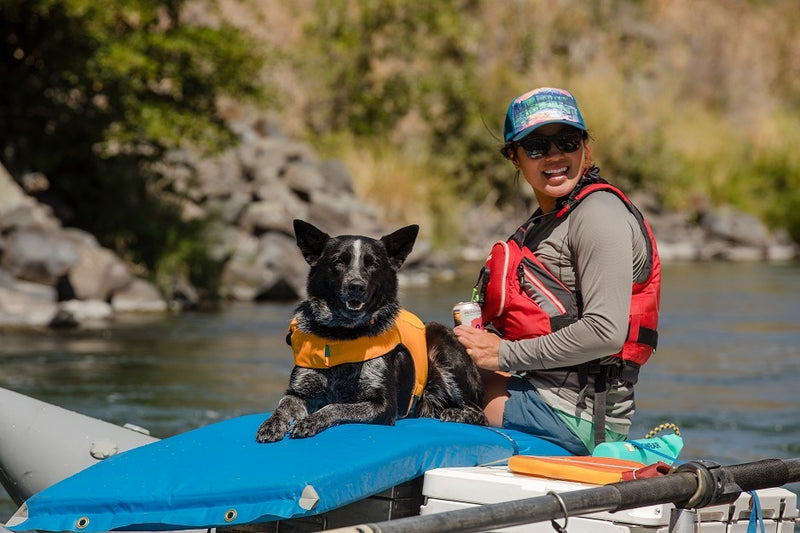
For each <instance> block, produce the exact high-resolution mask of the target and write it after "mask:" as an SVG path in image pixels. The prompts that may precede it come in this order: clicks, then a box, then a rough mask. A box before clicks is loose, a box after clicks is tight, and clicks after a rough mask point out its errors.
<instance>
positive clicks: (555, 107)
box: [503, 87, 586, 142]
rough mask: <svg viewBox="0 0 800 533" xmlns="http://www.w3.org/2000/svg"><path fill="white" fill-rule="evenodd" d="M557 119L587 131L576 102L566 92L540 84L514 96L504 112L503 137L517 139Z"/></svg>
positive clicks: (508, 140)
mask: <svg viewBox="0 0 800 533" xmlns="http://www.w3.org/2000/svg"><path fill="white" fill-rule="evenodd" d="M554 122H560V123H562V124H569V125H570V126H574V127H576V128H578V129H581V130H584V131H586V124H584V123H583V117H582V116H581V112H580V110H579V109H578V102H576V101H575V97H574V96H572V95H571V94H570V93H569V91H565V90H564V89H555V88H553V87H540V88H538V89H534V90H532V91H530V92H527V93H525V94H523V95H521V96H518V97H516V98H514V99H513V100H512V101H511V104H510V105H509V106H508V111H507V112H506V122H505V124H504V126H503V137H505V140H506V142H510V141H518V140H520V139H522V138H523V137H525V136H527V135H528V134H529V133H531V132H532V131H533V130H535V129H536V128H538V127H539V126H544V125H545V124H552V123H554Z"/></svg>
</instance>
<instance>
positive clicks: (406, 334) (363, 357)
mask: <svg viewBox="0 0 800 533" xmlns="http://www.w3.org/2000/svg"><path fill="white" fill-rule="evenodd" d="M286 341H287V342H288V343H289V345H290V346H291V347H292V351H293V352H294V364H295V365H296V366H299V367H303V368H317V369H323V368H331V367H334V366H338V365H341V364H344V363H363V362H364V361H369V360H370V359H375V358H376V357H380V356H382V355H386V354H387V353H389V352H390V351H392V350H394V349H395V348H396V347H397V345H398V344H402V345H403V346H405V347H406V348H407V349H408V351H409V352H410V353H411V357H412V359H413V360H414V371H415V382H414V392H413V394H412V396H411V401H410V402H409V405H408V409H407V410H406V414H405V416H409V415H410V414H411V413H412V412H413V409H414V406H415V405H416V403H417V401H418V400H419V398H420V396H421V395H422V390H423V389H424V388H425V384H426V382H427V380H428V346H427V341H426V340H425V324H423V323H422V321H421V320H420V319H419V318H418V317H417V316H416V315H414V314H413V313H410V312H409V311H406V310H405V309H401V310H400V312H399V313H398V314H397V318H396V319H395V322H394V324H393V325H392V327H391V328H389V330H388V331H386V332H385V333H382V334H380V335H377V336H375V337H360V338H358V339H353V340H337V339H326V338H324V337H320V336H319V335H315V334H314V333H307V332H305V331H300V329H298V326H297V319H293V320H292V322H291V324H290V325H289V332H288V335H287V337H286Z"/></svg>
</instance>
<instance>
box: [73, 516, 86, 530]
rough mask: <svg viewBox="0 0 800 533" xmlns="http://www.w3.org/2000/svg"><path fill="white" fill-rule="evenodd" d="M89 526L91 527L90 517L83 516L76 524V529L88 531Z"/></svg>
mask: <svg viewBox="0 0 800 533" xmlns="http://www.w3.org/2000/svg"><path fill="white" fill-rule="evenodd" d="M88 525H89V517H88V516H82V517H80V518H78V520H77V521H76V522H75V527H76V528H77V529H86V527H87V526H88Z"/></svg>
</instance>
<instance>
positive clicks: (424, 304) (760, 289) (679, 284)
mask: <svg viewBox="0 0 800 533" xmlns="http://www.w3.org/2000/svg"><path fill="white" fill-rule="evenodd" d="M473 278H474V276H473V275H472V273H470V275H468V276H464V277H463V279H459V280H456V281H453V282H452V283H436V284H434V285H432V286H428V287H424V288H423V287H404V288H403V289H402V291H401V301H402V303H403V304H404V306H406V307H407V308H409V309H411V310H413V311H414V312H416V313H417V314H418V315H420V316H421V317H422V318H423V319H424V320H438V321H442V322H445V323H449V322H450V321H451V315H450V309H451V306H452V304H453V303H455V302H457V301H460V300H464V299H466V298H467V297H468V294H469V292H470V288H471V285H472V282H473V281H474V279H473ZM799 295H800V265H797V264H786V265H767V264H729V263H707V264H704V263H703V264H687V265H667V266H666V267H665V269H664V281H663V289H662V317H661V324H660V342H659V349H658V351H657V353H656V354H655V355H654V356H653V357H652V358H651V360H650V362H649V363H648V364H647V366H646V367H645V368H644V369H643V371H642V373H641V376H640V382H639V384H638V385H637V390H636V394H637V414H636V417H635V419H634V425H633V429H632V431H631V437H632V438H640V437H642V436H643V435H644V434H645V433H647V432H648V431H650V430H651V429H652V428H654V427H655V426H657V425H659V424H661V423H663V422H671V423H674V424H676V425H677V426H678V427H679V428H680V431H681V433H682V435H683V437H684V442H685V447H684V451H683V452H682V454H681V459H683V460H691V459H708V460H713V461H717V462H719V463H721V464H737V463H742V462H749V461H753V460H757V459H763V458H773V457H775V458H782V459H787V458H796V457H800V410H798V408H797V407H798V399H797V391H798V389H800V387H799V386H798V381H799V379H798V377H799V376H800V319H798V317H800V298H798V296H799ZM293 307H294V304H242V303H238V304H232V305H230V306H228V307H226V308H225V309H224V310H223V311H221V312H219V313H214V314H199V313H190V314H186V315H183V316H180V317H173V318H168V319H159V320H153V319H145V318H141V319H139V320H138V321H135V322H130V321H129V322H126V323H124V324H118V325H116V326H115V327H113V328H109V329H103V330H100V331H92V332H87V331H83V332H63V333H54V332H52V333H48V334H43V335H35V336H31V335H21V334H3V335H2V337H0V339H2V341H1V342H0V387H4V388H8V389H11V390H13V391H16V392H19V393H22V394H26V395H29V396H33V397H35V398H38V399H40V400H44V401H46V402H50V403H53V404H56V405H59V406H62V407H65V408H68V409H72V410H74V411H78V412H80V413H84V414H87V415H90V416H95V417H99V418H102V419H104V420H108V421H110V422H114V423H117V424H124V423H126V422H130V423H133V424H136V425H138V426H141V427H144V428H147V429H149V430H150V432H151V434H152V435H154V436H156V437H162V438H163V437H168V436H171V435H174V434H177V433H180V432H184V431H188V430H190V429H194V428H197V427H200V426H203V425H206V424H209V423H212V422H216V421H219V420H224V419H227V418H231V417H234V416H238V415H243V414H249V413H254V412H265V411H268V410H271V409H272V408H273V407H274V406H275V404H276V403H277V401H278V399H279V397H280V395H281V393H282V391H283V389H284V387H285V384H286V381H287V379H288V375H289V371H290V369H291V362H290V355H289V352H288V349H287V347H286V345H285V341H284V334H285V330H286V325H287V318H288V317H289V316H290V315H291V311H292V308H293ZM4 408H7V407H6V406H0V409H4ZM789 488H791V489H792V490H794V491H795V492H798V490H797V489H798V486H797V484H793V485H791V486H790V487H789ZM15 507H16V506H15V505H14V504H13V502H11V500H10V499H9V498H8V497H7V496H6V495H5V494H4V493H3V492H2V490H0V522H4V521H5V520H6V519H7V518H8V517H9V516H10V515H11V514H12V513H13V512H14V510H15Z"/></svg>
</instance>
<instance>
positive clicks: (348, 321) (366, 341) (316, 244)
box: [256, 220, 487, 442]
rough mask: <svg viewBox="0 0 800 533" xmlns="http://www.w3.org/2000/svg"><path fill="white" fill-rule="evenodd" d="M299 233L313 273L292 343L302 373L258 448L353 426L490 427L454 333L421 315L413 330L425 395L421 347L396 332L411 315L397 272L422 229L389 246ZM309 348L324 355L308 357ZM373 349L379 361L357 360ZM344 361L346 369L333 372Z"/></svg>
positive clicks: (304, 226)
mask: <svg viewBox="0 0 800 533" xmlns="http://www.w3.org/2000/svg"><path fill="white" fill-rule="evenodd" d="M294 231H295V239H296V241H297V245H298V247H299V248H300V251H301V252H302V254H303V257H304V258H305V260H306V261H307V262H308V264H309V265H310V266H311V269H310V271H309V274H308V284H307V299H306V300H304V301H303V302H301V303H300V305H299V306H298V307H297V309H296V310H295V315H294V320H293V322H292V324H293V325H292V327H291V328H290V337H287V341H290V344H292V346H293V349H294V353H295V367H294V369H293V370H292V374H291V377H290V379H289V387H288V389H287V390H286V393H285V394H284V396H283V398H282V399H281V400H280V402H279V404H278V407H277V408H276V409H275V411H274V412H273V413H272V416H271V417H270V418H268V419H267V420H265V421H264V422H263V423H262V424H261V427H259V429H258V433H257V435H256V440H258V442H275V441H278V440H281V439H282V438H283V437H284V435H285V434H286V433H287V432H288V433H289V435H290V436H291V437H311V436H313V435H316V434H317V433H319V432H320V431H323V430H325V429H327V428H329V427H332V426H334V425H337V424H343V423H353V422H357V423H372V424H388V425H392V424H394V422H395V420H397V419H398V418H402V417H404V416H413V417H432V418H438V419H441V420H444V421H455V422H464V423H470V424H478V425H487V420H486V417H485V415H484V413H483V410H482V406H483V387H482V385H481V379H480V375H479V374H478V370H477V368H476V367H475V365H474V364H473V362H472V360H471V359H470V358H469V356H468V355H467V353H466V351H465V350H464V348H463V346H461V344H459V342H458V341H457V340H456V338H455V336H454V335H453V332H452V330H451V329H450V328H448V327H446V326H444V325H442V324H439V323H435V322H430V323H427V324H425V325H424V326H423V325H422V323H421V322H419V320H418V319H416V317H413V315H411V317H412V320H411V322H413V321H414V320H416V323H415V326H412V327H411V328H410V329H412V330H413V329H414V327H418V329H419V330H420V331H421V336H422V339H423V342H422V347H423V349H422V351H423V354H422V358H423V359H424V360H423V362H422V366H423V371H422V372H423V373H424V375H423V376H422V378H423V380H424V381H425V385H424V389H422V392H421V394H417V395H416V397H415V392H417V393H418V392H419V387H418V385H417V382H418V380H417V379H416V377H417V376H418V375H419V374H420V370H419V366H415V361H414V356H413V355H412V351H415V350H413V349H412V348H410V347H409V346H411V345H414V344H415V343H416V344H417V345H419V343H418V342H416V341H415V340H413V339H411V340H408V341H407V340H406V338H407V337H403V338H402V340H401V342H399V343H397V340H398V337H397V336H395V335H396V331H395V330H397V328H398V326H397V324H398V323H400V322H401V321H402V320H401V319H402V317H407V315H408V314H407V313H406V312H405V311H403V310H401V308H400V305H399V303H398V299H397V284H398V282H397V271H398V269H399V268H400V266H401V265H402V264H403V262H404V261H405V260H406V257H408V254H409V253H410V252H411V249H412V247H413V246H414V241H415V240H416V238H417V233H418V231H419V226H416V225H412V226H407V227H404V228H401V229H399V230H397V231H395V232H393V233H391V234H390V235H385V236H383V237H381V238H380V239H372V238H368V237H364V236H359V235H343V236H339V237H330V236H329V235H328V234H327V233H324V232H323V231H321V230H319V229H317V228H316V227H315V226H313V225H311V224H309V223H307V222H304V221H302V220H295V221H294ZM407 322H408V321H407ZM400 329H403V328H400ZM406 329H408V328H406ZM373 341H374V342H373ZM395 343H396V344H395ZM371 344H376V345H377V346H369V345H371ZM407 345H409V346H407ZM309 346H311V347H313V346H317V348H318V349H317V350H314V349H310V351H311V352H313V353H312V354H311V355H309V354H308V353H306V354H305V355H298V353H302V352H306V348H309ZM364 346H369V348H368V350H367V351H369V350H371V351H372V352H373V353H372V356H371V357H364V356H363V353H360V354H359V353H354V352H356V351H360V352H364V350H362V348H363V347H364ZM425 347H427V354H426V353H424V350H425ZM337 350H338V355H336V353H337ZM376 350H377V352H378V353H377V356H376V353H375V352H376ZM416 351H417V352H418V351H420V350H416ZM334 356H335V357H340V356H341V357H343V359H341V360H342V361H344V362H341V363H340V364H338V363H337V364H335V365H330V366H329V365H328V359H333V358H334ZM298 357H299V358H300V359H298ZM304 358H305V359H304ZM309 358H310V359H313V360H314V361H316V364H315V363H314V362H313V361H312V362H308V361H306V359H309ZM425 361H427V363H425ZM333 362H334V363H336V362H335V361H333ZM300 365H302V366H300ZM425 366H427V370H424V367H425ZM415 387H418V388H417V389H415Z"/></svg>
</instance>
